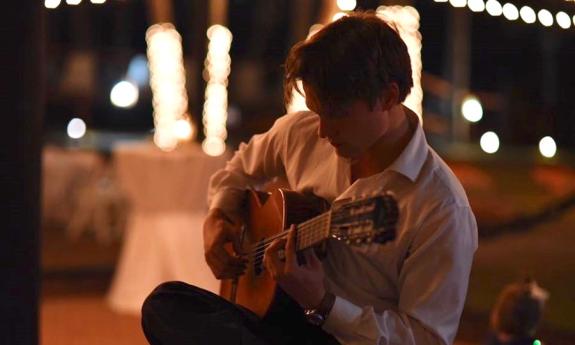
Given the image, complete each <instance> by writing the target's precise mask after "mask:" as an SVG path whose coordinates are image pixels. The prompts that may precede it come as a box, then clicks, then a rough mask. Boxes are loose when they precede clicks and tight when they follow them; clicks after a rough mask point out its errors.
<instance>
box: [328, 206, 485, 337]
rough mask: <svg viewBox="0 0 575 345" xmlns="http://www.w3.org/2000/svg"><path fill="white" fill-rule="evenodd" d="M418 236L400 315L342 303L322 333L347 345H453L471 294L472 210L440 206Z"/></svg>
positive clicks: (404, 272) (403, 282) (408, 261)
mask: <svg viewBox="0 0 575 345" xmlns="http://www.w3.org/2000/svg"><path fill="white" fill-rule="evenodd" d="M426 218H427V219H426V220H425V221H424V222H423V223H422V226H421V228H420V229H418V230H417V231H416V232H415V233H414V236H413V240H412V242H411V246H410V249H409V252H408V255H407V257H406V258H405V260H404V261H403V264H402V267H401V271H400V273H399V280H398V289H399V302H398V307H397V309H386V310H383V311H380V312H376V311H374V309H373V307H371V306H363V307H360V306H358V305H355V304H353V303H351V302H350V301H347V300H345V299H343V298H341V297H337V298H336V301H335V304H334V306H333V309H332V310H331V312H330V314H329V316H328V318H327V320H326V322H325V324H324V326H323V328H324V330H325V331H327V332H328V333H331V334H333V335H334V336H335V337H336V338H337V339H338V341H339V342H341V343H342V344H349V345H351V344H354V345H355V344H357V345H359V344H362V345H363V344H365V345H367V344H378V345H382V344H404V345H405V344H418V345H422V344H452V343H453V340H454V338H455V335H456V333H457V328H458V325H459V319H460V317H461V313H462V311H463V305H464V302H465V297H466V294H467V285H468V282H469V274H470V272H471V264H472V261H473V255H474V252H475V250H476V249H477V224H476V222H475V217H474V216H473V213H472V211H471V209H470V208H469V206H467V205H465V206H462V205H456V204H454V203H451V204H448V205H443V206H440V207H439V209H436V210H435V211H434V212H433V213H432V214H430V215H429V216H427V217H426Z"/></svg>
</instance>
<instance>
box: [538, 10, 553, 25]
mask: <svg viewBox="0 0 575 345" xmlns="http://www.w3.org/2000/svg"><path fill="white" fill-rule="evenodd" d="M537 19H539V23H541V25H543V26H551V25H553V15H552V14H551V12H549V11H547V10H541V11H539V12H538V13H537Z"/></svg>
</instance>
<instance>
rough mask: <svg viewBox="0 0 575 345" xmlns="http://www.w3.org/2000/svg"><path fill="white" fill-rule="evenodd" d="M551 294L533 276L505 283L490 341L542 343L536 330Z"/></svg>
mask: <svg viewBox="0 0 575 345" xmlns="http://www.w3.org/2000/svg"><path fill="white" fill-rule="evenodd" d="M548 296H549V295H548V293H547V291H545V290H543V289H542V288H540V287H539V286H538V285H537V283H536V282H535V281H534V280H532V279H526V280H525V282H522V283H514V284H509V285H507V286H505V287H504V288H503V290H502V291H501V293H500V294H499V296H498V297H497V301H496V303H495V305H494V307H493V309H492V311H491V316H490V327H491V334H490V336H489V339H488V340H487V343H486V344H487V345H534V344H541V342H540V341H539V340H538V339H536V338H535V331H536V330H537V325H538V324H539V322H540V320H541V316H542V313H543V307H544V305H545V301H546V300H547V298H548ZM538 341H539V343H538Z"/></svg>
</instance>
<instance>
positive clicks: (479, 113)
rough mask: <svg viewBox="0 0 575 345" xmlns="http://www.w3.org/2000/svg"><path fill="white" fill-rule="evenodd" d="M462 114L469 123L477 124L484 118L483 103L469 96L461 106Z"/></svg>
mask: <svg viewBox="0 0 575 345" xmlns="http://www.w3.org/2000/svg"><path fill="white" fill-rule="evenodd" d="M461 113H462V114H463V117H464V118H465V119H466V120H467V121H469V122H477V121H479V120H481V118H482V117H483V107H482V106H481V102H479V100H478V99H477V98H476V97H474V96H468V97H466V98H465V99H464V101H463V104H462V105H461Z"/></svg>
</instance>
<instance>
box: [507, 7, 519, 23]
mask: <svg viewBox="0 0 575 345" xmlns="http://www.w3.org/2000/svg"><path fill="white" fill-rule="evenodd" d="M503 16H504V17H505V18H507V19H508V20H511V21H513V20H517V18H519V11H518V10H517V7H516V6H515V5H513V4H512V3H510V2H508V3H506V4H505V5H503Z"/></svg>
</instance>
